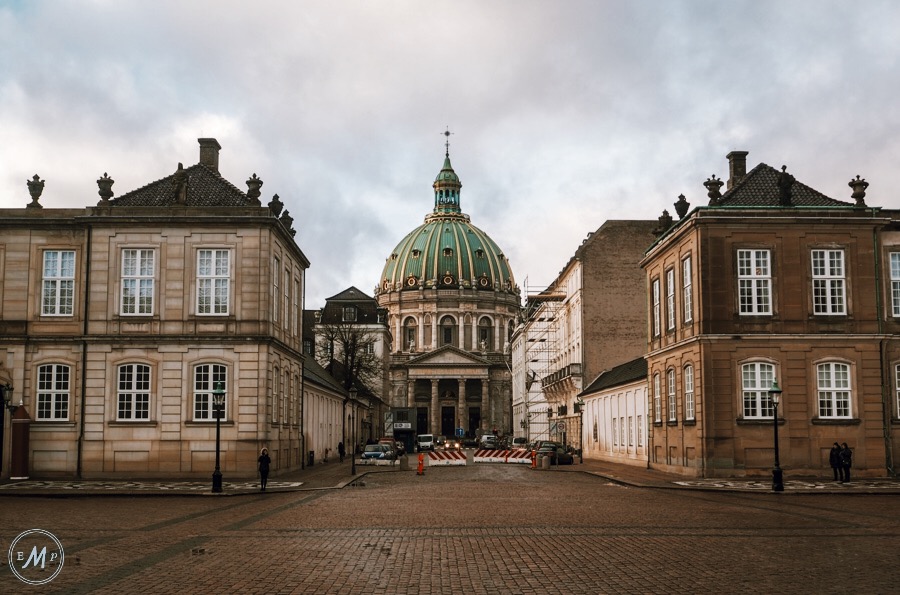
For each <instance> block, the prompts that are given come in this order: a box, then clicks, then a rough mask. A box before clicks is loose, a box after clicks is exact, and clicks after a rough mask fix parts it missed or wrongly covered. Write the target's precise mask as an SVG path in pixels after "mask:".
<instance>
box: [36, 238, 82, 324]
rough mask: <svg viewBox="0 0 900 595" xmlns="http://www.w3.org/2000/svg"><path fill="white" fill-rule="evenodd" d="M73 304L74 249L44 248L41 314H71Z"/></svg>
mask: <svg viewBox="0 0 900 595" xmlns="http://www.w3.org/2000/svg"><path fill="white" fill-rule="evenodd" d="M74 305H75V251H74V250H46V251H45V252H44V279H43V287H42V291H41V314H43V315H45V316H71V315H72V313H73V309H74Z"/></svg>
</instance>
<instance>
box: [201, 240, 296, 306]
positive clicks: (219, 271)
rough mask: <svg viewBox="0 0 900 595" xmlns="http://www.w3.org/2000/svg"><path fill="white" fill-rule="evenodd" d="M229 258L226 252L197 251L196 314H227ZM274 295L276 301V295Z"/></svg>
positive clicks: (229, 255) (229, 254)
mask: <svg viewBox="0 0 900 595" xmlns="http://www.w3.org/2000/svg"><path fill="white" fill-rule="evenodd" d="M230 257H231V253H230V252H229V251H228V250H199V251H198V252H197V313H198V314H213V315H216V314H228V296H229V293H230V287H229V283H230V279H231V277H230V275H231V266H230V264H229V261H230ZM276 270H279V269H276ZM275 295H276V299H277V295H278V294H277V293H276V294H275ZM276 319H277V318H276Z"/></svg>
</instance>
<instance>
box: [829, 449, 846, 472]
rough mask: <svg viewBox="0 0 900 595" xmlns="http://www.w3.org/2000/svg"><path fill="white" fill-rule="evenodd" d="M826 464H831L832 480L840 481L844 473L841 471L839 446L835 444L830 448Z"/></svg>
mask: <svg viewBox="0 0 900 595" xmlns="http://www.w3.org/2000/svg"><path fill="white" fill-rule="evenodd" d="M828 462H829V463H830V464H831V470H832V471H834V480H835V481H840V480H841V479H842V478H843V477H844V472H843V471H842V470H841V445H840V444H838V443H837V442H835V443H834V444H833V445H832V446H831V452H829V453H828Z"/></svg>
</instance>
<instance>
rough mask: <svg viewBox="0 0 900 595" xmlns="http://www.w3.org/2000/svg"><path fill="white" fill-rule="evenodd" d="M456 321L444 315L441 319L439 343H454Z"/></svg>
mask: <svg viewBox="0 0 900 595" xmlns="http://www.w3.org/2000/svg"><path fill="white" fill-rule="evenodd" d="M455 335H456V321H454V320H453V319H452V318H451V317H449V316H445V317H444V318H443V319H442V320H441V345H453V344H454V343H455V341H454V339H455Z"/></svg>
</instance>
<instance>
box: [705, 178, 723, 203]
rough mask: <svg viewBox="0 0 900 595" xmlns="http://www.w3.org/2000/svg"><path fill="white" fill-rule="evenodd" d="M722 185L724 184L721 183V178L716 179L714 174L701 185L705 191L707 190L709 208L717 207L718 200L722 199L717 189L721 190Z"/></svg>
mask: <svg viewBox="0 0 900 595" xmlns="http://www.w3.org/2000/svg"><path fill="white" fill-rule="evenodd" d="M724 183H725V182H723V181H722V179H721V178H717V177H716V175H715V174H713V175H711V176H710V177H708V178H707V179H706V181H705V182H703V185H704V186H706V189H707V190H708V192H707V193H706V196H708V197H709V206H711V207H717V206H719V199H721V198H722V193H721V192H719V189H720V188H722V184H724Z"/></svg>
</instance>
